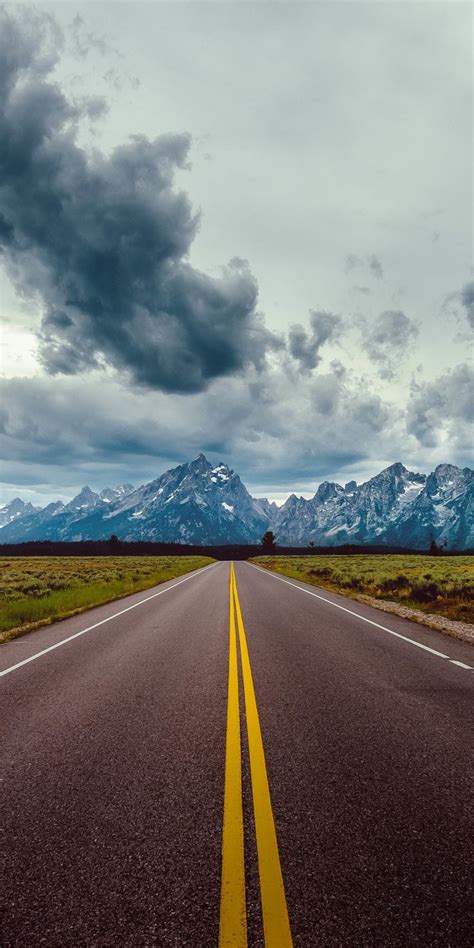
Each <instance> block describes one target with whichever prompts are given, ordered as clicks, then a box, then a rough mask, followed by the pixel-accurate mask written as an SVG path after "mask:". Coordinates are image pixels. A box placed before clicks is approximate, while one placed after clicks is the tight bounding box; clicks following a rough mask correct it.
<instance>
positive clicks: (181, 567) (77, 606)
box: [0, 556, 212, 642]
mask: <svg viewBox="0 0 474 948" xmlns="http://www.w3.org/2000/svg"><path fill="white" fill-rule="evenodd" d="M208 563H212V560H211V559H209V557H206V556H136V557H135V556H91V557H79V556H77V557H76V556H34V557H17V558H13V557H12V558H10V557H0V604H1V606H0V642H6V641H8V639H11V638H15V636H17V635H22V634H23V633H24V632H29V631H30V630H31V629H36V628H38V627H39V626H40V625H48V624H49V623H50V622H53V621H54V620H56V619H64V618H66V617H67V616H71V615H75V614H76V613H78V612H84V611H85V610H86V609H90V608H91V607H92V606H98V605H102V604H103V603H104V602H110V601H111V600H113V599H120V598H121V597H122V596H128V595H130V593H135V592H139V591H140V590H141V589H148V588H149V587H150V586H156V585H157V584H158V583H164V582H166V580H168V579H173V578H174V577H175V576H181V575H182V574H183V573H188V572H189V571H190V570H194V569H199V567H201V566H206V565H207V564H208Z"/></svg>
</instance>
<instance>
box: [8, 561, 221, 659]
mask: <svg viewBox="0 0 474 948" xmlns="http://www.w3.org/2000/svg"><path fill="white" fill-rule="evenodd" d="M212 566H217V563H209V566H204V567H203V568H202V569H197V570H195V571H194V572H193V573H191V574H190V575H189V576H185V577H184V579H180V580H179V582H177V583H173V585H172V586H167V587H166V589H160V591H159V592H156V593H153V595H152V596H147V597H146V599H140V602H135V603H134V604H133V606H127V608H126V609H121V610H120V612H114V614H113V616H108V617H107V619H101V621H100V622H95V623H94V625H89V626H88V627H87V629H81V631H80V632H75V633H74V635H68V637H67V639H61V641H60V642H56V643H55V644H54V645H49V646H48V648H44V649H42V650H41V652H35V654H34V655H30V657H29V658H24V659H23V661H21V662H17V663H16V665H10V668H4V670H3V671H0V678H2V677H3V675H9V674H10V672H13V671H16V669H17V668H21V667H22V666H23V665H28V663H29V662H34V661H35V660H36V659H37V658H41V656H42V655H46V654H47V653H48V652H53V651H54V649H56V648H60V646H61V645H66V644H67V643H68V642H72V641H73V639H78V638H79V636H80V635H85V634H86V632H92V630H93V629H98V628H99V626H100V625H105V623H106V622H111V621H112V619H117V618H118V616H123V615H125V613H126V612H130V611H131V609H137V608H138V606H143V604H144V603H145V602H150V600H151V599H156V597H157V596H163V595H164V593H167V592H170V591H171V590H172V589H176V586H181V583H186V582H187V581H188V579H194V577H195V576H200V575H201V574H202V573H205V572H206V570H207V569H211V567H212ZM93 608H94V607H93ZM97 608H98V607H97ZM59 621H61V620H59Z"/></svg>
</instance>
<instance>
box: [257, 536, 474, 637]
mask: <svg viewBox="0 0 474 948" xmlns="http://www.w3.org/2000/svg"><path fill="white" fill-rule="evenodd" d="M255 563H257V564H258V565H259V566H265V567H266V568H267V569H271V570H273V571H274V572H276V573H283V574H284V575H285V576H291V577H293V578H294V579H300V580H303V581H304V582H306V583H312V584H313V585H314V586H323V587H325V588H326V589H330V590H332V591H333V592H340V593H343V594H344V595H345V596H352V597H353V598H357V597H358V596H360V595H361V594H363V595H366V596H371V597H373V598H374V599H383V600H389V601H391V602H396V603H398V604H401V605H404V606H408V607H410V608H412V609H417V610H420V611H421V612H424V613H430V614H432V615H433V614H434V615H439V616H445V617H446V618H448V619H452V620H457V621H460V622H470V623H473V622H474V557H472V556H405V555H394V554H390V553H388V554H386V555H382V556H373V555H370V554H369V555H367V556H364V555H359V556H331V555H330V554H329V555H324V556H301V557H298V556H259V557H257V558H256V559H255Z"/></svg>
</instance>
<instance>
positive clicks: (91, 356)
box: [0, 9, 281, 392]
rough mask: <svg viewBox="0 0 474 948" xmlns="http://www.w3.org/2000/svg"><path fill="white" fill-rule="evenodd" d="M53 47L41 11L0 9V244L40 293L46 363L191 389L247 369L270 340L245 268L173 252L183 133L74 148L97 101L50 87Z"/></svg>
mask: <svg viewBox="0 0 474 948" xmlns="http://www.w3.org/2000/svg"><path fill="white" fill-rule="evenodd" d="M60 44H61V38H60V36H59V34H58V32H57V28H56V26H55V25H54V23H53V22H52V21H51V20H50V19H49V18H47V17H44V16H41V15H38V14H32V15H31V16H30V13H29V14H28V18H26V16H25V17H22V16H16V15H15V16H12V15H10V14H9V13H8V12H6V10H5V9H0V214H1V217H0V249H3V252H4V255H5V261H6V264H7V267H8V269H9V273H10V275H11V277H12V279H13V281H14V283H15V285H16V286H17V288H18V289H19V290H20V291H21V292H22V293H23V294H24V295H28V294H31V295H33V294H35V295H39V297H40V299H41V300H42V303H43V306H44V318H43V323H42V329H41V358H42V361H43V363H44V366H45V367H46V369H47V371H48V372H49V373H51V374H56V373H64V374H75V373H78V372H80V371H82V370H84V369H90V368H94V367H97V366H102V365H104V364H106V365H110V366H111V367H113V368H115V369H117V370H119V371H122V372H125V373H127V375H128V376H129V377H130V378H131V380H132V381H133V382H135V383H138V384H139V385H145V386H148V387H150V388H159V389H162V390H164V391H168V392H199V391H201V390H202V389H204V388H206V386H207V385H208V384H209V382H210V380H211V379H213V378H215V377H216V376H219V375H228V374H231V373H236V372H239V371H241V370H242V369H244V368H245V367H247V366H249V365H253V366H255V367H256V368H257V369H258V370H260V369H261V368H262V367H263V365H264V363H265V355H266V352H267V351H268V349H272V348H276V347H278V346H279V345H280V344H281V343H280V341H279V339H278V338H277V337H275V336H273V335H272V334H271V333H270V332H269V331H268V330H267V329H266V328H265V326H264V323H263V321H262V319H261V318H260V317H259V316H258V314H257V312H256V303H257V283H256V281H255V279H254V277H253V276H252V274H251V272H250V270H249V268H248V265H247V264H246V262H245V261H242V260H240V259H237V258H236V259H234V260H233V261H231V262H230V264H229V265H228V266H227V267H224V268H223V269H222V273H221V276H220V278H218V279H216V278H211V277H209V276H207V275H206V274H204V273H201V272H199V271H197V270H195V269H194V268H193V267H192V266H191V265H190V263H189V261H188V259H187V256H188V253H189V250H190V247H191V243H192V241H193V239H194V237H195V235H196V231H197V228H198V224H199V219H198V217H197V216H196V215H194V214H193V212H192V209H191V205H190V202H189V199H188V197H187V196H186V195H185V194H184V193H179V192H177V191H176V190H175V189H174V176H175V172H176V170H177V169H182V168H184V167H186V161H187V155H188V150H189V147H190V138H189V136H188V135H186V134H181V135H163V136H160V137H159V138H157V139H155V140H154V141H150V140H148V139H147V138H145V137H144V136H135V137H133V138H132V139H130V140H129V141H128V143H127V144H124V145H122V146H120V147H117V148H115V150H114V151H113V152H112V153H111V155H110V156H105V155H102V154H100V153H98V152H94V153H93V154H87V153H86V152H85V151H84V150H82V149H81V148H80V147H79V145H78V143H77V137H76V135H77V124H78V122H79V121H80V120H81V119H83V118H84V117H86V116H87V117H89V118H90V117H94V116H95V115H96V114H97V112H100V109H101V107H103V103H102V104H101V102H98V101H97V100H96V99H94V100H86V101H82V102H80V103H78V102H70V101H69V100H67V99H66V97H65V95H64V94H63V92H62V91H61V90H60V88H59V86H58V85H56V84H55V82H54V80H53V78H52V76H51V70H52V69H53V67H54V64H55V59H56V54H55V53H54V51H53V50H54V49H57V48H60Z"/></svg>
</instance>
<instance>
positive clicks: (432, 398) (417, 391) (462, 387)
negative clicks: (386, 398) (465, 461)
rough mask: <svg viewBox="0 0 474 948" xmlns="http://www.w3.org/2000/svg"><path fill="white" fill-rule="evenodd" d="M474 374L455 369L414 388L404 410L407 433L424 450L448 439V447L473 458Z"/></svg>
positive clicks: (466, 370) (468, 370) (462, 369)
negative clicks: (473, 410) (405, 412)
mask: <svg viewBox="0 0 474 948" xmlns="http://www.w3.org/2000/svg"><path fill="white" fill-rule="evenodd" d="M473 392H474V372H473V370H472V368H471V367H470V366H469V365H465V364H462V365H458V366H456V368H455V369H453V370H452V371H450V372H446V373H445V374H444V375H441V376H439V378H437V379H435V380H434V381H433V382H425V383H423V384H421V385H420V384H414V385H413V386H412V392H411V396H410V399H409V402H408V406H407V422H406V423H407V430H408V432H409V433H410V434H412V435H414V436H415V438H416V439H417V440H418V441H419V442H420V444H422V445H424V446H425V447H427V448H434V447H436V446H437V445H438V444H439V443H440V442H441V441H442V440H443V438H444V437H445V436H446V435H447V436H448V438H449V441H450V443H451V445H453V446H457V447H461V449H464V451H465V454H466V456H469V455H470V454H472V434H473V431H472V417H473V413H472V405H473Z"/></svg>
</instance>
